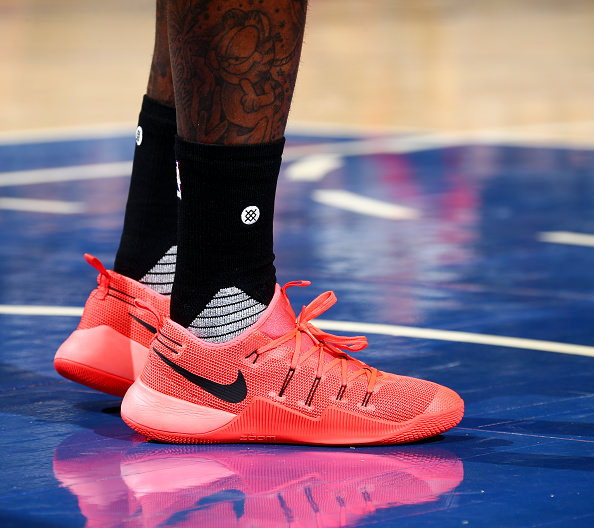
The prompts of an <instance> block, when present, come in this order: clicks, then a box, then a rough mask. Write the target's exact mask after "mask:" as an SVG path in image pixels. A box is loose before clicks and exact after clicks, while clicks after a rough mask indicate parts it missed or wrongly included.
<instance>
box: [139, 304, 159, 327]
mask: <svg viewBox="0 0 594 528" xmlns="http://www.w3.org/2000/svg"><path fill="white" fill-rule="evenodd" d="M134 306H136V308H139V309H140V310H144V311H145V312H149V313H151V314H153V316H154V317H155V322H156V323H157V325H156V326H157V328H159V327H160V326H161V314H160V313H159V312H158V311H157V310H156V309H155V308H153V307H152V306H151V305H150V304H148V303H146V302H144V301H141V300H140V299H134Z"/></svg>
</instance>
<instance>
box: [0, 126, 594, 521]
mask: <svg viewBox="0 0 594 528" xmlns="http://www.w3.org/2000/svg"><path fill="white" fill-rule="evenodd" d="M388 139H389V141H387V140H386V138H385V137H384V138H382V137H354V136H353V137H328V136H316V135H315V134H311V135H303V136H299V135H294V136H292V137H290V138H289V140H290V141H289V142H288V147H287V152H286V156H285V159H286V163H285V165H284V168H283V172H282V174H281V177H280V182H279V190H278V198H277V220H276V254H277V261H276V262H277V268H278V275H279V281H280V282H281V283H282V282H287V281H290V280H298V279H307V280H311V281H312V286H311V287H309V288H295V289H294V290H298V291H295V293H293V292H291V293H292V298H293V304H294V306H300V305H302V304H305V303H307V302H309V300H311V299H312V298H313V297H315V296H316V295H318V294H319V293H321V292H323V291H325V290H334V291H335V292H336V294H337V295H338V298H339V303H338V304H337V305H336V306H335V307H334V308H333V309H332V310H331V311H330V312H328V313H327V314H324V315H325V319H324V321H322V322H320V326H321V327H322V328H325V329H328V330H331V331H333V332H334V331H336V333H340V332H338V331H337V327H340V328H342V329H343V330H341V331H346V332H354V333H357V334H359V333H361V332H363V333H367V334H368V338H369V342H370V346H369V347H368V348H367V349H365V350H364V351H362V352H360V353H358V354H357V355H358V357H360V358H361V359H363V360H364V361H366V362H368V363H370V364H372V365H374V366H376V367H378V368H381V369H383V370H388V371H393V372H397V373H399V374H406V375H412V376H416V377H422V378H426V379H430V380H433V381H436V382H438V383H441V384H444V385H447V386H450V387H452V388H453V389H455V390H456V391H457V392H459V393H460V395H461V396H462V397H463V398H464V400H465V402H466V415H465V417H464V419H463V421H462V423H461V424H460V426H459V427H457V428H455V429H454V430H452V431H450V432H448V433H446V434H444V435H443V436H440V437H437V438H435V439H432V440H431V441H428V442H423V443H419V444H416V445H404V446H394V447H381V448H356V449H338V448H332V449H330V448H316V447H295V446H271V445H228V446H189V447H188V446H185V447H181V446H171V445H163V444H157V443H147V442H145V441H144V439H143V438H141V437H140V436H138V435H137V434H135V433H134V432H132V430H130V429H129V428H128V427H127V426H126V425H125V424H124V423H123V421H122V420H121V418H120V416H119V403H120V401H119V399H117V398H114V397H111V396H106V395H104V394H101V393H98V392H95V391H93V390H91V389H87V388H85V387H82V386H78V385H76V384H74V383H72V382H69V381H66V380H64V379H63V378H61V377H60V376H59V375H57V374H56V373H55V371H54V369H53V365H52V360H53V355H54V353H55V351H56V349H57V347H58V346H59V345H60V343H61V342H62V341H63V340H64V339H65V338H66V337H67V336H68V334H69V333H70V332H71V331H72V330H73V329H74V328H75V326H76V325H77V323H78V319H77V315H76V314H77V310H76V308H80V307H82V305H83V303H84V301H85V299H86V297H87V295H88V293H89V291H90V290H91V289H92V288H93V286H94V284H95V271H94V270H93V269H92V268H91V267H89V266H88V265H87V264H86V263H85V261H84V259H83V258H82V254H83V253H84V252H89V253H92V254H94V255H96V256H97V257H99V258H100V259H102V260H103V261H104V262H105V263H107V264H108V265H111V263H112V262H113V256H114V254H115V250H116V248H117V245H118V242H119V234H120V229H121V224H122V221H123V210H124V204H125V200H126V194H127V187H128V178H127V174H128V171H129V162H130V160H131V155H132V152H133V139H132V134H130V135H129V136H128V135H126V136H117V135H114V137H103V138H99V139H93V138H87V139H81V140H77V141H72V140H58V139H56V140H54V141H46V142H45V143H36V142H27V143H23V144H12V145H8V144H6V145H0V240H1V244H0V330H1V335H2V342H3V345H2V355H1V357H0V364H1V366H0V430H1V434H0V443H1V446H2V449H1V450H0V467H1V468H2V478H1V479H0V526H3V527H10V526H19V527H20V526H56V527H69V526H86V527H116V526H125V527H151V528H152V527H170V526H171V527H173V526H175V527H195V526H196V527H231V526H233V527H250V528H253V527H265V528H272V527H287V526H291V527H297V526H303V527H310V526H312V527H332V528H334V527H347V526H348V527H351V526H382V527H396V526H398V527H406V526H441V527H449V526H452V527H454V526H494V527H501V526H547V527H549V526H555V527H567V526H572V527H574V526H588V527H590V526H594V508H593V506H592V504H593V499H594V478H593V472H594V331H593V330H592V329H593V324H592V321H593V318H594V269H593V266H592V262H593V261H594V152H592V151H585V150H569V149H561V148H558V149H553V148H546V149H544V148H535V147H531V148H528V147H517V146H516V147H511V146H508V147H506V146H498V145H492V146H489V145H484V144H483V145H480V146H464V145H460V146H450V147H448V148H431V147H430V146H423V144H422V141H420V142H418V143H416V144H415V142H414V141H413V142H412V143H410V141H409V140H410V138H402V140H403V144H404V143H406V141H409V143H406V144H409V145H410V144H412V145H413V147H411V148H410V149H408V150H407V149H405V148H397V147H398V145H399V143H398V141H399V138H398V137H396V138H393V137H392V138H388ZM413 139H414V138H413ZM400 146H401V145H400ZM588 235H592V236H588ZM56 307H57V308H56Z"/></svg>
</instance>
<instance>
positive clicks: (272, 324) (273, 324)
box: [260, 286, 361, 372]
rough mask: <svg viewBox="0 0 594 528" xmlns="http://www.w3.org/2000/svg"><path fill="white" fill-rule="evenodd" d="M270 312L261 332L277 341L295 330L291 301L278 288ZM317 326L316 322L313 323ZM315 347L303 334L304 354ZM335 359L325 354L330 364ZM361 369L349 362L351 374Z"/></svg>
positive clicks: (294, 317)
mask: <svg viewBox="0 0 594 528" xmlns="http://www.w3.org/2000/svg"><path fill="white" fill-rule="evenodd" d="M268 309H269V310H270V315H269V316H268V318H266V320H265V321H264V323H263V324H262V326H261V327H260V330H261V331H262V332H264V333H265V334H266V335H268V336H269V337H271V338H272V339H277V338H279V337H281V336H283V335H285V334H286V333H287V332H290V331H291V330H293V329H294V328H295V321H296V319H297V317H296V316H295V312H294V311H293V308H292V307H291V305H290V303H289V300H288V299H287V297H286V295H283V294H282V293H281V292H280V289H279V287H278V286H277V292H276V294H275V296H274V298H273V299H272V302H271V303H270V306H269V307H268ZM313 324H314V325H315V320H314V321H313ZM312 346H313V341H312V340H311V338H310V337H309V336H308V335H307V334H305V333H302V334H301V350H302V352H306V351H307V350H309V349H310V348H311V347H312ZM333 359H334V355H332V354H331V353H329V352H325V353H324V361H325V362H330V361H332V360H333ZM360 368H361V366H360V365H359V364H358V363H357V362H355V361H349V363H348V369H349V371H351V372H354V371H357V370H359V369H360Z"/></svg>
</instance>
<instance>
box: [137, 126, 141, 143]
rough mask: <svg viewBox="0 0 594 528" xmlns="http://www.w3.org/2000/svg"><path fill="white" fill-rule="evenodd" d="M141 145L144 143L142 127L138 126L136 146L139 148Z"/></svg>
mask: <svg viewBox="0 0 594 528" xmlns="http://www.w3.org/2000/svg"><path fill="white" fill-rule="evenodd" d="M141 143H142V127H141V126H138V127H137V128H136V144H137V145H138V146H140V144H141Z"/></svg>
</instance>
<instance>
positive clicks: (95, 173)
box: [0, 161, 132, 187]
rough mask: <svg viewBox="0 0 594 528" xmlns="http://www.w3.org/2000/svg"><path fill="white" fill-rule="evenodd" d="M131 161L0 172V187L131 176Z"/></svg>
mask: <svg viewBox="0 0 594 528" xmlns="http://www.w3.org/2000/svg"><path fill="white" fill-rule="evenodd" d="M131 171H132V162H131V161H120V162H116V163H97V164H95V165H74V166H71V167H56V168H53V169H36V170H26V171H13V172H2V173H0V187H9V186H14V185H32V184H36V183H53V182H61V181H78V180H93V179H96V178H119V177H122V176H129V175H130V173H131Z"/></svg>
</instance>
